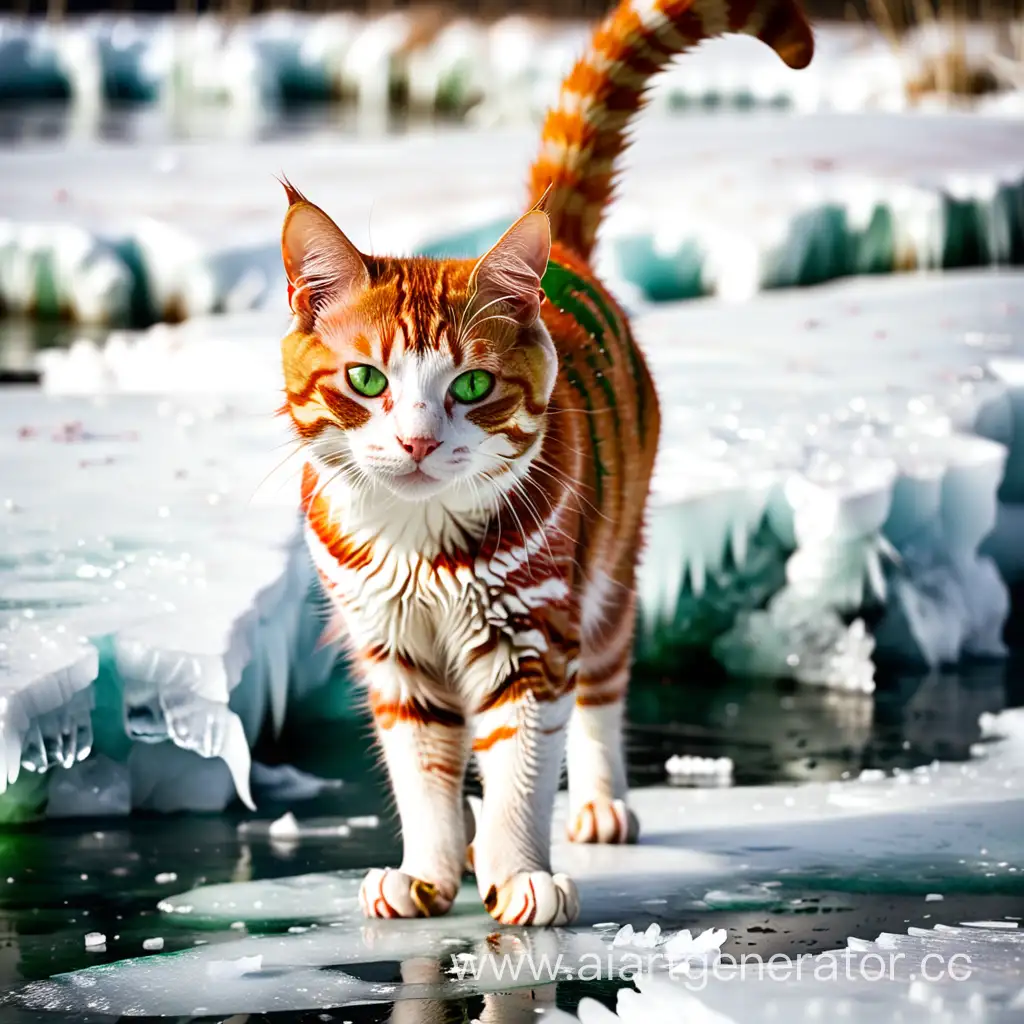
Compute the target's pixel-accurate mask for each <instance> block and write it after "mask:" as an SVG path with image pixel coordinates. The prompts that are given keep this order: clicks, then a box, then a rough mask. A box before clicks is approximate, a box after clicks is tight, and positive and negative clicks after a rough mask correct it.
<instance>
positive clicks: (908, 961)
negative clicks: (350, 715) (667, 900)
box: [15, 711, 1024, 1024]
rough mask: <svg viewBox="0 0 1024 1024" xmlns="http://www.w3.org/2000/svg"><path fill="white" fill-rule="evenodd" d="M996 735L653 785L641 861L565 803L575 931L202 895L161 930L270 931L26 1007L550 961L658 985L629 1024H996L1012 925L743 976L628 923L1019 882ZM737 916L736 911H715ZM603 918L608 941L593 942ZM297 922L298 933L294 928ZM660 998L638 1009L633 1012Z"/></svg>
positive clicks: (271, 1003)
mask: <svg viewBox="0 0 1024 1024" xmlns="http://www.w3.org/2000/svg"><path fill="white" fill-rule="evenodd" d="M999 726H1000V732H1001V734H1002V735H1003V736H1005V737H1006V739H1004V740H997V741H993V742H992V744H990V746H989V748H988V752H987V755H986V756H985V757H984V758H980V759H978V760H975V761H972V762H969V763H966V764H940V765H935V766H932V767H929V768H927V769H926V770H925V771H924V772H918V773H912V774H905V775H902V776H899V777H895V778H891V779H887V780H885V781H884V782H882V783H875V782H861V781H858V780H853V781H847V782H829V783H819V782H811V783H805V784H800V785H792V784H791V785H782V786H764V787H750V788H742V789H729V790H724V791H718V792H714V793H711V792H708V791H705V790H699V789H698V790H683V789H677V788H654V789H642V790H639V791H637V792H636V793H635V794H634V804H635V806H636V809H637V812H638V815H639V817H640V820H641V826H642V835H643V837H644V838H643V841H642V842H641V843H640V844H639V845H638V846H635V847H629V848H582V847H578V846H574V845H572V844H569V843H567V842H566V841H565V840H564V838H563V835H562V829H561V822H562V817H563V815H564V813H565V806H564V801H562V800H560V802H559V807H558V811H557V814H556V822H555V825H554V829H553V836H554V839H553V842H554V863H555V867H556V869H558V870H569V871H571V872H572V873H573V875H574V877H575V878H576V879H577V881H578V883H579V886H580V892H581V897H582V905H583V917H582V918H581V920H580V921H579V922H578V924H577V926H575V927H573V928H570V929H557V930H530V929H507V930H505V931H504V932H502V933H501V936H500V939H499V938H498V937H497V934H496V933H495V932H494V929H493V922H492V921H491V919H490V917H489V916H488V915H487V914H486V913H485V912H484V911H483V909H482V908H481V906H480V901H479V896H478V895H477V893H476V892H475V891H474V890H473V889H472V887H471V886H469V887H467V889H468V890H469V891H466V890H464V891H463V892H462V893H461V894H460V896H459V897H458V900H457V902H456V907H455V912H454V913H453V915H452V916H450V917H448V918H439V919H430V920H417V921H406V922H397V921H389V922H376V923H373V924H367V923H366V922H365V921H364V920H363V918H362V917H361V912H360V909H359V905H358V888H359V882H360V879H359V876H358V874H357V873H355V872H338V873H332V874H319V875H301V876H295V877H291V878H277V879H268V880H262V881H252V882H241V883H227V884H220V885H208V886H203V887H202V888H199V889H196V890H193V891H192V892H189V893H183V894H181V895H178V896H173V897H169V898H167V899H165V900H163V901H162V902H161V904H160V910H161V911H162V912H163V913H164V915H165V918H166V921H167V925H168V927H173V925H174V922H175V920H176V919H179V918H180V917H181V916H182V915H184V916H185V918H187V921H188V925H189V927H191V928H194V927H206V928H223V927H226V926H227V924H228V923H229V922H236V921H239V922H241V923H242V924H243V925H245V924H250V925H251V926H253V927H259V928H266V929H270V930H272V931H273V934H267V935H256V936H244V937H239V938H237V939H232V940H230V941H227V942H218V943H215V944H211V945H207V946H203V947H199V948H193V949H189V950H185V951H182V952H180V953H175V954H174V955H173V956H157V957H145V958H141V959H132V960H127V961H123V962H121V963H118V964H112V965H105V966H104V967H102V968H99V969H86V970H83V971H78V972H75V973H74V974H66V975H59V976H57V977H55V978H53V979H50V980H48V981H41V982H35V983H32V984H31V985H28V986H27V987H26V988H25V989H23V990H22V991H21V992H20V993H18V994H17V995H16V997H15V998H16V1000H17V1002H18V1003H20V1004H22V1005H24V1006H27V1007H29V1008H40V1007H43V1006H45V1007H46V1008H47V1009H49V1010H50V1011H59V1012H65V1013H81V1012H83V1011H84V1010H86V1009H89V1010H91V1011H93V1012H99V1013H106V1014H111V1015H116V1014H118V1013H123V1012H126V1009H127V1008H128V1007H133V1008H136V1010H135V1012H143V1013H145V1014H147V1015H149V1014H161V1015H167V1016H186V1015H188V1014H189V1013H191V1012H192V1011H193V1009H194V1002H195V1000H196V996H195V995H194V991H195V979H196V978H197V977H216V978H217V979H218V982H219V984H218V985H217V986H209V987H208V989H204V995H203V1005H204V1006H205V1007H206V1009H205V1011H204V1012H205V1013H209V1014H235V1013H266V1012H281V1011H291V1012H298V1011H303V1010H315V1009H328V1008H332V1007H338V1006H342V1005H345V1004H347V1003H355V1002H362V1001H377V1000H399V1001H403V1000H411V999H423V998H442V997H443V998H454V997H459V996H465V995H468V994H471V993H474V992H485V993H486V992H497V991H503V992H504V991H509V990H512V989H514V988H516V987H529V986H530V985H531V982H532V983H533V984H536V978H535V977H531V976H528V975H529V971H530V970H539V971H548V970H551V969H552V967H553V965H554V967H555V973H554V974H546V975H544V980H548V979H549V978H553V977H555V976H562V977H565V976H568V972H569V971H577V972H580V971H582V968H583V965H584V964H597V965H599V967H600V973H601V976H603V977H608V976H611V975H618V974H619V973H620V972H622V971H625V970H642V971H643V972H644V973H643V974H642V975H641V976H640V978H639V980H638V984H639V987H640V989H641V995H640V996H636V995H635V994H630V995H622V996H620V999H621V1000H624V1001H630V1006H626V1007H623V1004H622V1003H620V1012H621V1019H622V1020H635V1019H637V1018H636V1016H635V1015H633V1016H631V1015H630V1014H633V1013H634V1011H635V1010H638V1009H644V1012H645V1014H646V1016H645V1018H644V1019H650V1020H657V1021H663V1020H664V1021H675V1020H679V1019H687V1020H691V1019H693V1020H705V1019H707V1020H714V1019H717V1018H715V1017H713V1016H708V1015H709V1014H712V1013H717V1014H720V1015H722V1018H721V1019H723V1020H727V1021H736V1022H742V1024H759V1022H760V1021H769V1020H803V1019H813V1013H814V1008H815V1006H818V1007H819V1008H820V1007H821V1006H822V1005H827V1006H829V1007H831V1008H833V1009H835V1013H836V1017H837V1019H843V1020H852V1021H854V1022H857V1021H862V1020H865V1021H866V1020H869V1019H870V1020H872V1021H875V1020H904V1021H922V1022H923V1021H951V1020H961V1019H971V1020H975V1019H978V1020H988V1019H990V1018H989V1017H986V1016H984V1015H981V1014H975V1015H974V1016H971V1017H969V1018H965V1017H964V1016H963V1010H964V1008H965V1007H966V1006H968V1005H975V1006H979V1007H982V1008H987V1010H989V1011H992V1012H995V1009H996V1008H997V1007H998V1006H1000V1005H1005V1004H1006V1002H1007V1001H1008V1000H1009V999H1011V998H1013V997H1014V996H1015V995H1016V993H1017V992H1018V991H1019V989H1020V979H1019V957H1020V956H1021V954H1022V952H1024V950H1022V945H1021V940H1022V936H1021V932H1020V929H1018V928H1015V927H1012V923H1011V922H1007V921H998V920H997V921H991V922H984V921H976V922H970V923H969V924H965V925H962V926H959V927H957V926H943V925H938V926H936V927H935V928H931V929H921V928H910V929H909V930H908V932H907V933H906V934H903V935H896V934H890V933H883V934H881V935H879V936H877V937H876V938H874V939H870V940H869V939H862V938H857V937H853V938H851V939H850V940H849V942H848V946H847V949H845V950H834V951H831V952H825V953H821V954H817V955H816V956H815V957H814V958H813V959H811V960H800V961H796V960H789V961H788V962H787V961H786V960H785V958H783V960H782V962H779V960H778V958H776V959H774V960H772V961H770V962H769V963H768V964H767V965H765V964H761V965H758V964H757V963H756V962H754V961H747V962H746V965H745V966H744V967H743V968H742V969H741V967H740V965H739V964H737V962H736V960H735V958H734V957H731V954H730V953H729V951H728V950H726V951H722V945H723V940H724V937H725V936H724V933H723V932H722V931H721V930H719V929H714V928H713V929H709V930H707V931H705V932H703V933H701V934H700V935H696V936H695V935H693V934H692V933H690V934H687V933H685V932H683V933H675V934H672V935H669V934H665V933H663V932H662V930H661V928H660V926H658V925H657V923H656V922H655V924H654V925H653V926H651V925H647V924H645V925H644V926H643V927H639V926H636V925H633V924H630V923H628V919H629V918H633V919H634V920H635V919H636V914H637V907H638V906H640V905H642V904H644V903H645V901H647V898H648V897H649V896H650V895H651V894H652V893H666V892H671V893H672V894H673V903H674V906H675V908H676V912H685V911H686V910H687V909H688V908H692V909H693V910H695V911H696V910H700V911H702V913H704V914H706V912H707V910H708V904H707V903H705V902H704V899H703V895H704V894H707V893H709V892H713V891H715V888H717V889H718V890H719V891H725V890H724V889H723V886H727V885H735V883H736V880H737V879H742V880H744V884H745V885H746V886H747V887H748V888H749V889H750V890H751V891H757V892H759V893H761V894H762V895H764V894H767V893H770V894H771V895H772V898H773V899H774V900H775V901H776V902H778V903H779V904H787V903H792V902H793V899H794V896H793V894H794V891H796V892H800V893H801V894H805V893H806V891H807V888H808V887H812V888H818V889H828V888H829V887H830V886H835V885H836V884H837V882H838V880H839V879H844V880H845V881H846V883H850V882H851V881H853V882H858V880H859V881H860V884H862V885H871V884H882V885H884V888H885V891H886V892H887V893H920V894H921V896H922V897H924V896H925V895H926V894H927V893H929V892H934V890H935V888H936V883H937V882H939V881H941V883H942V888H943V890H944V891H945V892H946V893H947V894H950V893H957V892H969V891H974V890H976V888H977V886H978V885H979V884H981V883H982V882H984V884H985V885H986V887H988V888H989V889H993V887H998V886H1000V885H1007V884H1013V878H1014V872H1016V871H1017V870H1018V863H1019V854H1020V835H1019V822H1020V816H1021V813H1022V811H1024V792H1022V786H1024V782H1022V779H1024V774H1022V769H1024V712H1022V711H1008V712H1004V713H1002V714H1001V715H1000V716H999ZM794 887H795V889H794ZM734 895H735V896H739V897H740V899H738V900H737V902H736V903H735V904H734V905H736V906H742V905H744V904H743V903H742V897H743V893H742V891H741V892H738V893H735V894H734ZM746 905H748V906H753V905H765V904H764V901H762V902H761V903H760V904H755V903H752V902H748V903H747V904H746ZM729 906H730V904H729V901H728V898H727V897H723V899H722V900H721V902H720V903H719V907H720V908H721V909H723V910H728V909H729ZM624 919H626V920H627V924H625V925H623V926H621V927H619V928H616V926H609V925H607V924H605V922H609V921H622V920H624ZM648 920H649V918H648ZM598 922H600V923H601V927H600V928H597V927H594V925H595V924H596V923H598ZM723 923H725V922H723ZM312 925H319V927H317V928H312V927H310V926H312ZM285 928H292V929H296V930H294V931H290V932H285V933H283V934H282V930H283V929H285ZM307 928H308V930H305V929H307ZM496 952H497V953H499V954H500V953H504V952H508V953H509V954H510V955H511V956H512V957H513V958H516V957H518V958H523V957H526V956H529V957H531V958H532V964H533V967H532V968H527V969H526V970H523V972H522V974H521V975H520V976H519V977H518V978H516V979H510V977H509V976H508V975H507V974H506V975H505V976H504V977H499V976H498V975H497V973H496V972H497V966H496V963H495V959H494V954H495V953H496ZM751 952H754V951H751ZM899 953H902V954H903V955H902V956H901V957H896V959H895V960H894V961H893V967H892V970H891V972H890V973H889V974H887V975H886V976H884V977H882V976H879V975H878V971H877V963H878V957H879V956H882V957H883V964H884V965H888V964H889V963H890V956H895V954H899ZM957 954H959V955H960V959H959V960H957V961H956V962H955V964H954V961H953V957H954V955H957ZM559 956H560V957H561V960H558V959H557V958H558V957H559ZM545 957H546V958H547V959H546V960H545V959H544V958H545ZM965 957H967V958H968V959H967V960H965V959H964V958H965ZM384 960H397V961H403V962H404V963H403V969H402V978H403V980H402V981H401V982H398V981H395V982H387V983H384V982H372V981H364V980H361V978H360V973H361V972H360V968H359V965H361V964H366V963H370V962H380V961H384ZM427 960H432V961H435V962H437V961H439V962H440V963H441V964H442V965H443V964H444V963H445V962H446V961H449V962H451V963H452V965H453V970H452V971H451V972H448V973H443V972H441V971H440V970H437V969H435V970H434V971H433V973H432V972H431V971H430V970H427V969H423V970H418V971H417V970H413V965H414V964H420V965H421V966H422V965H424V964H425V963H426V961H427ZM965 963H966V964H968V965H969V967H970V976H969V978H967V979H966V980H962V981H961V980H957V979H956V976H955V975H954V976H953V977H952V978H951V977H950V976H948V974H947V976H946V977H945V978H944V979H938V978H937V973H938V968H939V967H940V966H945V967H946V968H947V970H948V969H949V968H950V966H951V965H954V966H957V965H959V966H963V965H965ZM798 964H800V965H802V970H801V974H800V976H799V977H798V976H797V974H796V967H797V965H798ZM847 965H850V966H849V974H848V973H847ZM932 968H935V970H932ZM929 971H930V973H929ZM784 972H785V973H784ZM652 974H653V976H651V975H652ZM931 979H935V980H931ZM951 982H955V983H951ZM655 996H657V999H656V1000H655V1001H654V1002H651V1003H649V1004H647V1005H646V1008H645V1007H644V1004H643V1003H642V1002H641V1000H642V999H647V998H648V997H650V998H651V999H654V997H655ZM822 1000H825V1003H824V1004H822V1002H821V1001H822ZM630 1007H632V1008H630ZM837 1007H838V1008H837ZM698 1010H700V1011H702V1012H703V1013H704V1016H703V1017H702V1016H697V1015H696V1014H697V1011H698ZM670 1011H671V1012H670ZM684 1011H690V1012H692V1014H693V1015H692V1016H691V1015H690V1014H689V1013H687V1012H684ZM597 1012H598V1011H596V1010H594V1009H592V1008H591V1009H586V1008H581V1010H580V1020H583V1021H588V1020H598V1019H601V1018H599V1017H593V1016H588V1015H589V1014H594V1013H597ZM901 1013H902V1014H903V1016H902V1017H901V1016H899V1014H901ZM943 1013H946V1014H947V1016H943V1015H942V1014H943ZM672 1014H674V1015H672ZM868 1014H872V1016H871V1017H870V1018H869V1016H868ZM548 1019H551V1018H548ZM555 1019H561V1020H565V1019H566V1018H564V1017H562V1018H555ZM569 1019H572V1018H569ZM606 1019H607V1020H609V1021H611V1020H614V1018H612V1017H607V1018H606ZM991 1019H993V1020H995V1019H1007V1018H998V1017H992V1018H991Z"/></svg>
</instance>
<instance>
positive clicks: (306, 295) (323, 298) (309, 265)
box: [281, 179, 370, 316]
mask: <svg viewBox="0 0 1024 1024" xmlns="http://www.w3.org/2000/svg"><path fill="white" fill-rule="evenodd" d="M281 184H282V185H284V190H285V194H286V195H287V196H288V212H287V213H286V214H285V217H284V227H283V228H282V230H281V258H282V260H283V261H284V270H285V273H286V274H287V275H288V305H289V306H290V307H291V310H292V312H293V313H296V314H302V313H308V314H312V315H314V316H315V315H316V314H317V313H319V312H320V310H322V309H323V308H324V307H325V306H328V305H330V304H331V303H334V302H344V301H345V300H347V299H350V298H351V297H352V296H353V295H355V294H357V293H358V292H360V291H362V290H363V289H364V288H366V287H367V285H369V283H370V274H369V271H368V270H367V269H366V262H365V261H364V259H363V256H362V253H360V251H359V250H358V249H357V248H356V247H355V246H354V245H353V244H352V243H351V242H350V241H349V240H348V239H347V238H346V237H345V235H344V234H343V233H342V231H341V228H339V227H338V225H337V224H335V223H334V221H333V220H331V218H330V217H328V216H327V214H326V213H324V211H323V210H321V209H320V207H318V206H314V205H313V204H312V203H311V202H309V200H308V199H306V197H305V196H304V195H303V194H302V193H301V192H299V191H298V189H296V188H295V187H294V186H293V185H292V184H291V183H290V182H288V181H287V179H285V180H284V181H282V182H281Z"/></svg>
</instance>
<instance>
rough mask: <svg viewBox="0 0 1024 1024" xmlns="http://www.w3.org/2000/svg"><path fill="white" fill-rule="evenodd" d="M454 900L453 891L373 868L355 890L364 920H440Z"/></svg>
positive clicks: (397, 873) (403, 874) (387, 870)
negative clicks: (431, 918) (367, 918)
mask: <svg viewBox="0 0 1024 1024" xmlns="http://www.w3.org/2000/svg"><path fill="white" fill-rule="evenodd" d="M454 899H455V889H454V887H451V888H450V889H449V888H448V887H444V888H442V887H441V886H439V885H435V884H434V883H433V882H424V881H423V880H422V879H420V878H413V877H412V876H411V875H407V874H406V873H405V872H404V871H396V870H394V869H393V868H373V869H372V870H371V871H369V872H368V873H367V875H366V877H365V878H364V879H363V885H362V888H361V889H360V890H359V903H360V905H361V906H362V908H363V914H365V915H366V917H440V916H441V915H442V914H447V913H448V911H449V910H450V909H451V905H452V902H453V901H454Z"/></svg>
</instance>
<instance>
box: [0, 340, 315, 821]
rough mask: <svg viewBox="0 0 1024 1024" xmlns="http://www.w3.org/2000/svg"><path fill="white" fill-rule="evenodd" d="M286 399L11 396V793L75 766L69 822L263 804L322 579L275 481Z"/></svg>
mask: <svg viewBox="0 0 1024 1024" xmlns="http://www.w3.org/2000/svg"><path fill="white" fill-rule="evenodd" d="M223 344H224V345H226V346H227V347H228V350H229V351H233V349H232V345H233V344H234V343H233V342H232V340H231V339H226V340H225V341H224V343H223ZM150 347H151V348H152V347H153V339H152V338H151V339H150ZM236 354H237V353H236ZM75 358H77V357H76V356H74V355H71V356H69V359H71V360H74V359H75ZM150 365H151V366H152V365H157V364H154V363H151V364H150ZM206 369H207V372H209V369H210V367H209V366H208V367H207V368H206ZM78 383H79V384H80V383H81V381H79V382H78ZM273 401H274V391H273V390H271V391H269V392H268V393H267V394H265V395H262V396H260V397H258V398H257V397H253V396H251V395H250V396H249V397H245V396H240V397H239V398H238V399H237V400H235V399H230V400H229V399H228V398H227V397H219V398H208V399H207V398H203V397H201V396H193V397H191V398H190V397H178V398H165V399H164V400H162V401H156V400H154V399H152V398H147V397H141V396H129V395H116V396H111V397H109V398H107V399H102V400H97V399H95V398H86V397H76V396H53V397H49V398H44V397H42V396H40V394H39V393H38V392H33V391H28V390H26V391H13V392H12V391H7V392H5V395H4V401H3V403H0V405H2V407H0V465H2V466H3V483H2V487H3V489H4V491H3V499H4V505H3V506H2V508H0V532H2V537H3V543H2V550H3V558H2V559H0V596H2V603H0V709H2V714H0V752H2V754H3V758H4V761H3V765H2V769H3V770H2V773H0V791H2V790H4V789H6V788H7V787H8V786H11V785H13V784H15V783H16V781H17V780H18V777H19V775H20V774H21V773H22V771H25V770H27V771H29V772H45V771H47V770H48V769H50V768H52V767H53V766H55V765H60V766H62V767H63V768H65V769H68V770H67V771H64V772H58V773H54V774H53V775H52V779H53V780H54V781H53V784H52V787H51V789H50V792H49V799H50V804H51V807H50V810H51V813H53V814H56V815H67V814H69V813H76V812H77V813H86V814H88V813H125V812H126V811H127V810H128V809H129V807H130V806H134V807H139V808H150V809H153V810H162V811H172V810H180V809H194V810H220V809H222V808H223V807H224V806H225V804H226V803H228V802H229V801H230V800H232V799H234V798H235V796H236V794H237V796H238V797H239V798H240V799H241V800H242V801H243V802H245V803H247V804H249V805H250V806H251V805H252V797H251V795H250V769H251V765H250V754H249V745H250V743H251V742H252V741H253V740H254V739H255V736H256V734H257V732H258V731H259V729H260V727H261V724H262V722H263V721H264V718H265V717H267V718H269V719H270V720H271V721H272V722H273V724H274V725H275V726H277V727H280V724H281V721H282V718H283V715H284V710H285V706H286V703H287V700H288V673H289V664H290V662H291V661H293V660H297V659H299V658H301V657H302V656H303V655H304V653H305V652H304V649H303V648H302V647H300V646H298V644H299V642H300V639H301V638H300V629H299V619H300V615H301V614H302V613H303V608H304V598H305V595H306V591H307V590H308V588H309V586H310V582H311V581H310V572H309V568H308V563H307V560H306V555H305V550H304V547H303V546H302V544H301V541H300V538H299V536H298V531H297V511H296V505H297V479H291V478H289V479H285V478H283V477H282V478H281V480H280V481H279V483H278V486H277V487H276V488H264V489H263V490H262V491H260V489H259V488H260V483H261V480H262V478H263V477H264V476H265V475H266V473H267V471H268V470H269V469H272V468H273V466H274V464H275V462H277V461H280V459H281V457H282V453H283V452H284V451H285V450H286V449H282V448H281V443H282V441H285V440H286V439H287V435H286V434H285V432H284V430H283V427H282V425H281V423H280V421H278V420H275V417H273V415H271V405H272V403H273ZM303 635H304V636H306V637H307V638H308V634H303ZM318 665H319V671H325V670H327V669H329V667H330V663H329V662H328V661H326V660H324V659H320V660H319V661H318ZM307 671H312V670H310V669H308V668H307ZM322 678H323V676H322V675H321V679H322ZM93 750H94V751H96V752H98V753H99V754H101V755H103V756H102V757H100V758H92V759H90V760H87V761H84V762H83V759H84V758H86V756H87V755H88V754H89V753H90V751H93ZM78 762H83V763H78ZM256 781H257V782H259V783H261V784H266V785H267V786H269V787H270V788H273V786H274V785H275V784H278V785H282V786H284V787H285V788H288V787H290V788H291V789H292V790H293V791H294V789H295V787H296V785H300V786H301V785H302V784H303V783H307V789H308V780H307V779H305V778H302V777H299V776H297V775H293V776H282V775H281V773H278V772H274V771H269V772H262V773H258V777H257V779H256ZM45 795H46V794H45V791H44V793H43V794H42V796H43V799H45ZM33 796H34V797H38V796H39V794H38V793H37V792H36V791H35V790H33ZM11 799H14V800H17V791H15V792H14V794H13V796H12V797H11ZM36 809H37V810H38V809H39V808H36Z"/></svg>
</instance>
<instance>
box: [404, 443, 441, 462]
mask: <svg viewBox="0 0 1024 1024" xmlns="http://www.w3.org/2000/svg"><path fill="white" fill-rule="evenodd" d="M398 443H399V444H400V445H401V446H402V447H403V448H404V449H405V450H406V451H407V452H408V453H409V454H410V455H411V456H412V458H413V462H422V461H423V460H424V459H425V458H426V457H427V456H428V455H429V454H430V453H431V452H433V451H437V449H438V448H440V447H441V442H440V441H438V440H437V438H434V437H400V438H399V439H398Z"/></svg>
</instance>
